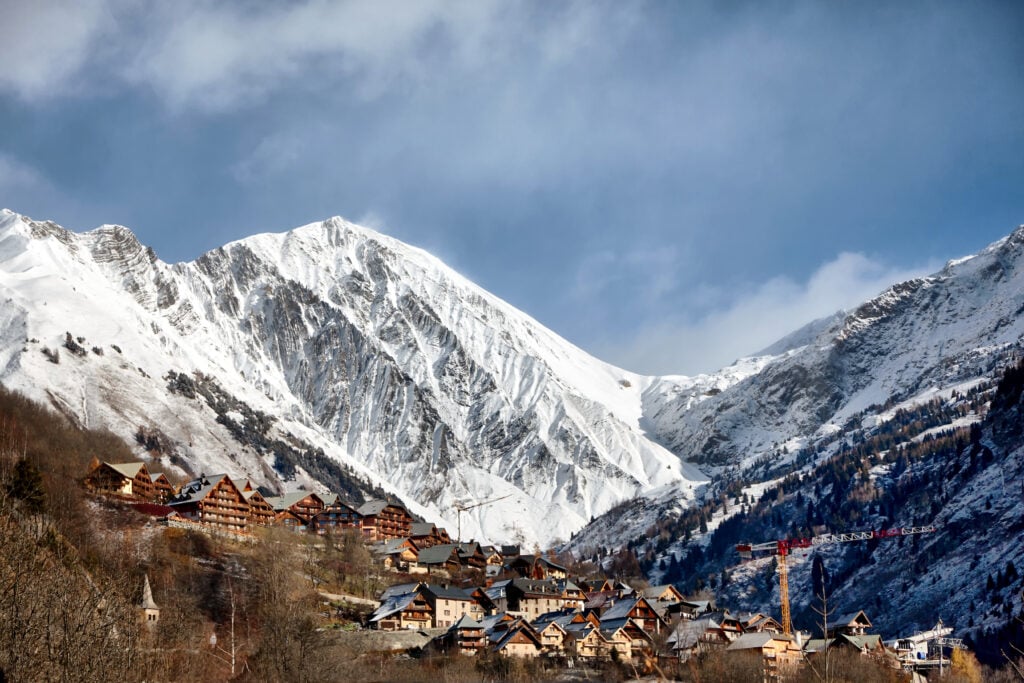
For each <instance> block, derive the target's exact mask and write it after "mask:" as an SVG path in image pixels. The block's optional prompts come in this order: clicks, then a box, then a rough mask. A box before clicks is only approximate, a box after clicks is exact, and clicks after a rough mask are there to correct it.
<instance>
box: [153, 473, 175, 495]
mask: <svg viewBox="0 0 1024 683" xmlns="http://www.w3.org/2000/svg"><path fill="white" fill-rule="evenodd" d="M149 478H150V480H151V481H152V482H153V502H154V503H166V502H167V501H169V500H170V499H171V496H173V495H174V485H173V484H171V480H170V479H168V478H167V475H166V474H164V473H163V472H156V473H153V472H151V473H150V475H149Z"/></svg>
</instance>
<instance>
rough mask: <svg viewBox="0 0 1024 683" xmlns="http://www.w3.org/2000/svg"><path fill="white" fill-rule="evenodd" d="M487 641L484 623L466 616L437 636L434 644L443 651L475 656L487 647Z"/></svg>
mask: <svg viewBox="0 0 1024 683" xmlns="http://www.w3.org/2000/svg"><path fill="white" fill-rule="evenodd" d="M487 642H488V641H487V634H486V633H485V632H484V627H483V625H482V624H481V623H480V622H479V621H477V620H476V619H473V618H472V617H469V616H464V617H462V618H461V619H459V620H458V621H457V622H456V623H455V624H453V625H452V627H451V628H449V629H448V630H447V631H446V632H445V633H444V634H442V635H440V636H438V637H437V638H435V639H434V646H435V647H437V649H439V650H441V651H442V652H447V653H457V654H460V655H469V656H475V655H478V654H480V653H481V652H483V651H484V649H486V647H487Z"/></svg>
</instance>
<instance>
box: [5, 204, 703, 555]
mask: <svg viewBox="0 0 1024 683" xmlns="http://www.w3.org/2000/svg"><path fill="white" fill-rule="evenodd" d="M0 301H2V303H0V335H2V337H0V381H2V382H3V383H4V384H6V385H8V386H10V387H12V388H16V389H19V390H21V391H23V392H25V393H27V394H28V395H30V396H32V397H34V398H38V399H41V400H44V401H45V402H47V403H50V404H52V405H54V406H56V407H58V408H59V409H60V410H61V411H62V412H64V413H65V414H66V415H68V416H69V417H71V418H72V419H74V420H75V421H77V422H79V423H81V424H85V425H89V426H106V427H109V428H110V429H112V430H113V431H115V432H116V433H118V434H121V435H123V436H125V437H126V438H129V439H131V438H136V439H137V441H138V442H139V443H140V444H142V445H141V446H140V448H142V447H145V448H147V449H149V450H150V451H151V452H153V453H155V454H156V455H157V456H158V457H160V458H162V459H165V460H167V461H168V462H167V464H168V466H170V465H174V464H177V465H180V466H182V467H188V468H190V469H191V470H192V471H193V472H200V471H206V472H212V471H217V472H220V471H227V472H229V473H232V474H235V475H238V476H249V477H252V478H253V479H255V480H256V481H257V482H260V483H263V484H265V485H267V486H270V487H272V488H277V489H291V488H295V487H296V486H299V485H306V486H309V487H312V488H316V487H318V486H321V485H322V483H321V482H323V481H324V480H325V479H326V480H327V483H328V484H337V482H339V481H340V482H342V483H341V484H337V485H338V486H345V487H347V488H349V489H352V490H355V489H359V488H367V487H369V486H373V485H379V486H381V487H383V488H384V489H385V490H387V491H389V492H391V493H393V494H397V495H398V496H400V497H401V498H402V499H403V500H404V501H405V502H406V503H408V504H409V505H410V506H411V508H412V509H413V510H414V511H415V512H418V513H420V514H423V515H424V516H426V517H427V518H429V519H433V520H438V521H440V522H442V523H445V524H447V525H448V526H449V528H450V529H452V531H453V532H454V531H456V530H457V529H458V527H459V524H460V523H461V525H462V531H463V536H464V537H471V536H475V537H477V538H481V537H483V538H490V539H493V540H495V541H500V540H506V539H519V540H522V541H525V542H527V543H534V542H536V543H541V544H546V543H549V542H550V541H552V540H554V539H556V538H559V537H561V538H567V537H568V536H569V535H570V534H571V533H572V532H573V531H575V530H576V529H578V528H580V527H581V526H583V525H584V524H585V523H586V522H587V520H588V519H589V518H591V517H592V516H594V515H597V514H600V513H602V512H604V511H605V510H607V509H608V508H610V507H611V506H612V505H614V504H616V503H618V502H620V501H622V500H624V499H628V498H631V497H633V496H635V495H638V494H646V493H650V492H656V491H659V490H662V491H666V490H671V491H673V492H676V495H678V494H679V492H681V495H683V496H684V497H685V496H689V495H692V492H693V490H694V488H695V487H696V486H698V485H699V484H700V483H701V482H703V481H705V479H706V478H705V477H704V475H703V474H702V473H701V472H700V471H699V470H697V469H696V468H695V467H692V466H690V465H687V464H684V463H683V462H681V461H680V460H679V459H678V458H677V457H676V456H675V455H673V454H672V453H671V452H669V451H668V450H667V449H665V448H664V447H662V446H660V445H658V444H657V443H655V442H654V441H652V440H651V439H649V438H648V436H647V435H646V433H645V431H644V430H643V429H642V428H641V426H640V423H641V397H642V394H643V391H644V390H645V389H646V388H647V385H648V384H649V383H650V381H651V380H650V379H649V378H645V377H642V376H639V375H635V374H633V373H629V372H626V371H623V370H619V369H617V368H614V367H612V366H610V365H607V364H605V363H602V362H600V361H598V360H597V359H595V358H593V357H591V356H588V355H587V354H585V353H584V352H582V351H581V350H580V349H578V348H576V347H574V346H572V345H571V344H569V343H567V342H566V341H565V340H563V339H560V338H559V337H557V336H556V335H554V334H553V333H551V332H550V331H549V330H547V329H545V328H544V327H542V326H541V325H539V324H538V323H536V322H535V321H533V320H532V319H530V318H529V317H527V316H526V315H524V314H523V313H521V312H519V311H518V310H516V309H514V308H512V307H511V306H509V305H507V304H506V303H504V302H502V301H500V300H499V299H497V298H496V297H493V296H491V295H489V294H488V293H487V292H485V291H483V290H481V289H480V288H478V287H476V286H475V285H473V284H472V283H470V282H468V281H467V280H465V279H464V278H462V277H460V276H459V275H458V274H456V273H455V272H453V271H452V270H450V269H449V268H447V267H446V266H444V265H443V264H442V263H441V262H439V261H438V260H437V259H435V258H433V257H432V256H430V255H429V254H426V253H424V252H423V251H421V250H418V249H414V248H411V247H409V246H407V245H404V244H402V243H400V242H398V241H396V240H393V239H390V238H388V237H386V236H384V235H380V234H378V233H376V232H373V231H371V230H368V229H365V228H362V227H359V226H356V225H353V224H351V223H348V222H345V221H343V220H341V219H339V218H333V219H330V220H327V221H324V222H323V223H317V224H312V225H307V226H304V227H301V228H298V229H295V230H292V231H290V232H286V233H281V234H264V235H257V236H254V237H250V238H247V239H244V240H241V241H238V242H234V243H231V244H228V245H226V246H224V247H223V248H220V249H217V250H214V251H212V252H209V253H207V254H205V255H203V256H202V257H200V258H199V259H197V260H196V261H194V262H192V263H179V264H174V265H170V264H167V263H164V262H162V261H160V260H159V259H158V258H157V257H156V255H155V254H154V253H153V251H152V250H150V249H147V248H146V247H144V246H143V245H142V244H140V243H139V242H138V240H137V239H136V238H135V236H134V235H133V234H132V233H131V232H130V231H129V230H128V229H126V228H123V227H120V226H112V225H106V226H102V227H100V228H97V229H95V230H92V231H90V232H86V233H83V234H76V233H73V232H70V231H67V230H65V229H63V228H61V227H60V226H57V225H55V224H53V223H49V222H37V221H33V220H30V219H28V218H25V217H23V216H20V215H18V214H15V213H13V212H11V211H7V210H5V211H3V213H0ZM54 361H57V362H54ZM325 473H326V476H325ZM318 479H319V480H320V481H317V480H318ZM496 498H501V499H502V500H500V501H498V502H495V503H493V504H490V505H482V506H480V507H477V508H475V509H474V510H472V511H467V512H466V513H464V514H463V515H462V519H461V520H460V519H459V518H458V513H457V511H456V509H455V507H456V505H458V504H472V503H475V502H479V501H485V500H491V499H496Z"/></svg>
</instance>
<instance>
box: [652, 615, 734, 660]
mask: <svg viewBox="0 0 1024 683" xmlns="http://www.w3.org/2000/svg"><path fill="white" fill-rule="evenodd" d="M742 634H743V625H742V624H741V623H740V622H739V620H737V619H735V618H733V617H731V616H730V615H729V613H728V612H727V611H726V612H709V613H707V614H703V615H701V616H700V617H697V618H696V619H680V620H679V621H678V622H677V623H676V625H675V626H674V627H673V628H672V629H671V632H670V633H669V635H668V638H667V639H666V645H667V646H668V649H669V651H670V652H672V654H673V655H674V656H676V657H677V658H678V659H679V660H680V661H686V660H687V659H689V658H690V657H691V656H693V655H695V654H700V653H702V652H707V651H709V650H712V649H721V648H725V647H728V646H729V645H730V644H731V643H732V642H733V641H735V640H736V639H737V638H739V637H740V636H741V635H742Z"/></svg>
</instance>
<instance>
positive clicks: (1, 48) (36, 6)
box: [0, 0, 113, 101]
mask: <svg viewBox="0 0 1024 683" xmlns="http://www.w3.org/2000/svg"><path fill="white" fill-rule="evenodd" d="M108 5H109V3H108V2H106V1H105V0H35V1H34V2H5V3H3V7H2V9H0V19H2V22H3V24H4V30H3V40H2V41H0V63H2V64H3V67H2V68H0V93H2V92H3V91H8V92H12V93H14V94H15V95H16V96H18V97H19V98H21V99H24V100H30V101H35V100H40V99H46V98H48V97H51V96H52V95H54V94H57V93H60V94H66V93H67V92H68V91H69V90H71V91H75V90H78V89H79V88H80V87H81V84H80V83H79V82H78V81H76V76H78V74H79V73H80V72H81V70H82V68H83V67H84V65H85V64H86V62H87V61H88V60H89V59H90V58H91V57H92V56H93V55H94V54H95V53H96V51H97V50H98V42H99V40H100V39H101V37H102V36H103V35H104V34H105V33H106V32H107V31H109V30H110V29H111V28H112V26H113V21H112V16H111V13H110V11H109V8H108Z"/></svg>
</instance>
